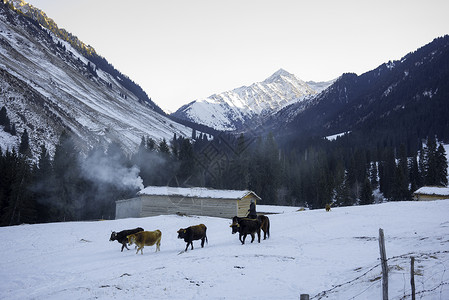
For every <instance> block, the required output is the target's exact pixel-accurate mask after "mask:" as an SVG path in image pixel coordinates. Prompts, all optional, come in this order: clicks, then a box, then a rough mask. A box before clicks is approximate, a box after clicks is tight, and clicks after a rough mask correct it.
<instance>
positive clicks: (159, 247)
mask: <svg viewBox="0 0 449 300" xmlns="http://www.w3.org/2000/svg"><path fill="white" fill-rule="evenodd" d="M158 251H161V239H158V240H157V242H156V251H155V252H158Z"/></svg>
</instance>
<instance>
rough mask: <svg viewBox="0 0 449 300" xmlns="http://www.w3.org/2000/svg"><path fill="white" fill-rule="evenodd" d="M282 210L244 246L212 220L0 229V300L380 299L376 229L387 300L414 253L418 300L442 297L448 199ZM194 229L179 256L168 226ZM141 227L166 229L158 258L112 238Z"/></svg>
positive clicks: (402, 292)
mask: <svg viewBox="0 0 449 300" xmlns="http://www.w3.org/2000/svg"><path fill="white" fill-rule="evenodd" d="M261 209H262V207H261ZM276 209H277V210H278V212H279V210H280V208H279V207H277V208H276ZM264 210H268V208H265V209H264ZM282 211H283V213H279V214H273V215H269V218H270V220H271V236H270V238H269V239H267V240H262V241H261V243H260V244H259V243H257V242H256V241H255V242H254V243H252V244H251V243H249V242H248V239H247V243H246V244H245V245H241V243H240V242H239V241H238V237H237V236H236V235H232V234H231V229H230V228H229V225H230V224H231V221H230V220H229V219H221V218H210V217H182V216H173V215H172V216H158V217H150V218H141V219H122V220H112V221H95V222H67V223H52V224H37V225H21V226H12V227H2V228H0V240H1V241H2V247H1V248H0V299H125V298H128V299H135V298H137V299H150V298H151V299H237V298H241V299H298V298H299V295H300V294H303V293H307V294H309V295H310V297H311V299H322V298H323V299H324V298H328V299H381V297H382V289H381V286H382V284H381V266H380V259H379V243H378V232H379V228H382V229H383V230H384V232H385V240H386V253H387V257H388V265H389V296H390V299H404V298H406V299H410V298H411V297H410V292H411V289H410V257H411V256H414V257H415V258H416V262H415V282H416V293H417V299H449V272H448V270H447V269H448V268H449V214H448V211H449V201H447V200H440V201H432V202H396V203H384V204H377V205H369V206H356V207H342V208H333V209H332V210H331V211H330V212H326V211H324V210H310V211H295V210H293V211H291V208H286V209H285V210H282ZM200 223H204V224H205V225H206V226H207V235H208V240H209V243H208V244H206V245H205V247H204V248H201V247H200V242H199V241H195V242H194V247H195V249H194V250H190V249H189V251H187V252H185V253H184V252H181V251H183V250H184V248H185V243H184V241H183V240H178V239H177V233H176V231H177V230H178V229H179V228H181V227H183V228H184V227H187V226H190V225H196V224H200ZM138 226H141V227H143V228H144V229H146V230H155V229H160V230H161V231H162V243H161V251H160V252H157V253H155V252H154V251H155V247H154V246H153V247H145V248H144V253H143V255H141V254H140V253H139V254H137V255H136V253H135V250H134V248H133V246H132V247H131V250H129V251H127V250H126V249H125V250H124V252H120V246H121V245H119V244H118V243H117V242H109V236H110V234H111V231H112V230H114V231H119V230H123V229H127V228H135V227H138Z"/></svg>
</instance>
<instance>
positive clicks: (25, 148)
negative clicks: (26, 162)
mask: <svg viewBox="0 0 449 300" xmlns="http://www.w3.org/2000/svg"><path fill="white" fill-rule="evenodd" d="M19 153H20V154H22V155H25V156H28V157H29V156H31V148H30V138H29V137H28V131H27V130H26V129H25V130H24V131H23V134H22V137H21V139H20V145H19Z"/></svg>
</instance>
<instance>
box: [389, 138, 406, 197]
mask: <svg viewBox="0 0 449 300" xmlns="http://www.w3.org/2000/svg"><path fill="white" fill-rule="evenodd" d="M408 175H409V169H408V159H407V152H406V148H405V145H404V144H401V146H400V147H399V159H398V164H397V166H396V170H395V176H394V182H393V190H392V200H394V201H408V200H411V193H410V190H409V178H408Z"/></svg>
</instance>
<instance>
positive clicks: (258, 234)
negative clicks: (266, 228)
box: [257, 229, 260, 243]
mask: <svg viewBox="0 0 449 300" xmlns="http://www.w3.org/2000/svg"><path fill="white" fill-rule="evenodd" d="M257 239H258V242H259V243H260V229H259V230H257Z"/></svg>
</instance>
